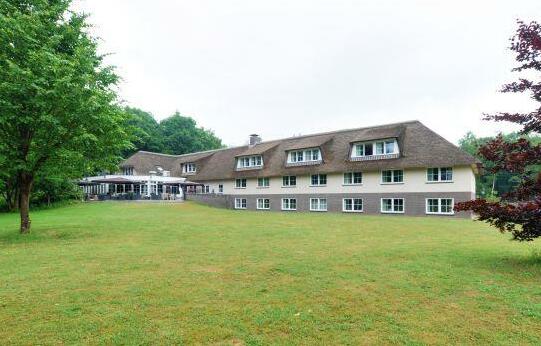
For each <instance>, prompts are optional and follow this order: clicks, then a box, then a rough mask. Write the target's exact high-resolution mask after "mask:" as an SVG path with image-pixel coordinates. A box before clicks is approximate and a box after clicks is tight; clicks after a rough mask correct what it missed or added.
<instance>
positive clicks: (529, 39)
mask: <svg viewBox="0 0 541 346" xmlns="http://www.w3.org/2000/svg"><path fill="white" fill-rule="evenodd" d="M510 49H511V50H512V51H513V52H515V54H516V61H517V62H518V63H519V65H518V66H517V67H515V68H514V69H513V71H515V72H524V71H526V72H530V73H531V75H534V74H535V73H539V72H541V25H539V24H538V23H536V22H531V23H529V24H526V23H524V22H522V21H518V29H517V32H516V34H515V36H513V38H512V39H511V47H510ZM501 91H502V92H505V93H507V92H512V93H524V92H529V93H530V95H531V98H532V99H533V100H534V101H535V102H538V103H540V105H539V107H538V108H537V109H534V110H533V111H531V112H529V113H508V112H502V113H497V114H488V115H485V119H486V120H493V121H506V122H511V123H515V124H519V125H521V127H522V129H521V131H520V133H521V135H523V136H526V135H528V134H541V80H540V81H537V82H536V81H533V80H530V79H529V78H520V79H519V80H518V81H516V82H512V83H509V84H506V85H504V86H503V88H502V90H501ZM479 154H480V155H481V156H482V157H483V158H484V159H486V160H487V161H489V162H491V163H492V164H493V165H492V167H490V168H489V170H490V171H491V172H493V173H495V172H498V171H507V172H510V173H513V174H517V175H518V176H520V179H519V182H518V185H517V187H516V188H515V189H514V190H513V191H511V192H509V193H507V194H505V195H503V196H502V199H501V201H498V202H489V201H487V200H484V199H477V200H475V201H469V202H464V203H459V204H458V205H457V207H456V210H457V211H465V210H471V211H473V212H475V213H477V214H478V215H479V219H480V220H483V221H487V222H489V223H490V224H492V225H494V226H496V227H497V228H498V229H499V230H500V231H501V232H510V233H511V234H512V235H513V239H515V240H519V241H531V240H533V239H535V238H537V237H539V236H541V172H540V169H539V165H540V164H541V145H540V144H539V143H538V144H535V143H532V142H531V141H530V140H528V138H526V137H521V138H519V139H517V140H513V141H509V140H506V139H505V138H504V137H503V136H502V135H499V136H498V137H496V138H495V139H493V140H491V141H489V142H488V143H486V144H485V145H483V146H482V147H481V148H480V149H479Z"/></svg>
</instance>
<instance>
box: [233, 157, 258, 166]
mask: <svg viewBox="0 0 541 346" xmlns="http://www.w3.org/2000/svg"><path fill="white" fill-rule="evenodd" d="M261 166H263V156H261V155H255V156H245V157H239V158H238V159H237V168H252V167H261Z"/></svg>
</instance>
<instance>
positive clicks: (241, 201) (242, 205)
mask: <svg viewBox="0 0 541 346" xmlns="http://www.w3.org/2000/svg"><path fill="white" fill-rule="evenodd" d="M247 207H248V200H247V199H246V198H235V209H247Z"/></svg>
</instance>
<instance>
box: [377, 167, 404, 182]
mask: <svg viewBox="0 0 541 346" xmlns="http://www.w3.org/2000/svg"><path fill="white" fill-rule="evenodd" d="M403 182H404V171H403V170H401V169H395V170H389V171H381V183H382V184H398V183H403Z"/></svg>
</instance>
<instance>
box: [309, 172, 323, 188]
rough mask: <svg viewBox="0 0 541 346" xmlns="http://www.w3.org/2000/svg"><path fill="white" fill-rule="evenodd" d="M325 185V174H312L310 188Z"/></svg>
mask: <svg viewBox="0 0 541 346" xmlns="http://www.w3.org/2000/svg"><path fill="white" fill-rule="evenodd" d="M323 185H327V174H313V175H312V185H311V186H323Z"/></svg>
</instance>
